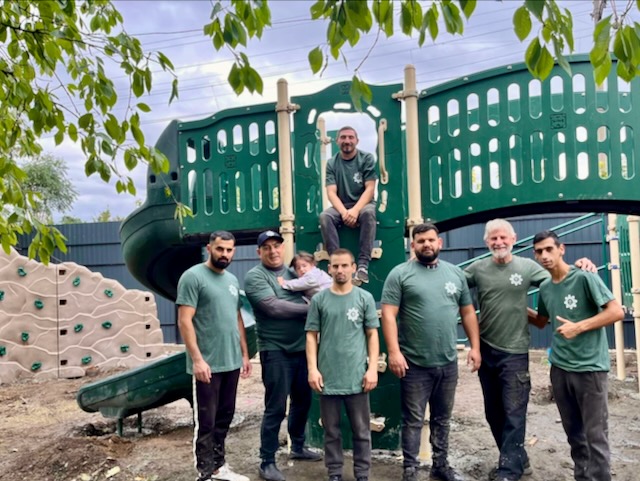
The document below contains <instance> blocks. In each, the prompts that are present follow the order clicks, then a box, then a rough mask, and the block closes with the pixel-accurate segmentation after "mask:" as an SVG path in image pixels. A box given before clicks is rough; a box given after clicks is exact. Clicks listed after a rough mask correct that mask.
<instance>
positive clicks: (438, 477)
mask: <svg viewBox="0 0 640 481" xmlns="http://www.w3.org/2000/svg"><path fill="white" fill-rule="evenodd" d="M429 479H431V480H433V481H464V478H463V477H462V476H460V475H459V474H458V473H456V472H455V470H454V469H453V468H452V467H451V466H447V467H445V468H434V467H432V468H431V474H430V475H429Z"/></svg>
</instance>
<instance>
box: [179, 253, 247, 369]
mask: <svg viewBox="0 0 640 481" xmlns="http://www.w3.org/2000/svg"><path fill="white" fill-rule="evenodd" d="M239 291H240V289H239V285H238V279H237V278H236V276H234V275H233V274H231V273H230V272H227V271H224V272H222V273H221V274H220V273H217V272H215V271H213V270H211V269H209V268H208V267H207V266H206V264H198V265H195V266H193V267H191V268H190V269H188V270H186V271H185V272H184V273H183V274H182V276H181V277H180V280H179V281H178V297H177V299H176V304H177V305H179V306H190V307H193V308H195V310H196V312H195V315H194V316H193V326H194V328H195V331H196V341H197V343H198V349H200V353H201V354H202V357H203V359H204V360H205V362H206V363H207V364H209V367H210V368H211V372H214V373H215V372H228V371H233V370H235V369H239V368H240V367H241V366H242V350H241V348H240V332H239V331H238V310H239V309H240V306H241V301H240V295H239ZM187 372H188V373H189V374H193V360H192V359H191V356H187Z"/></svg>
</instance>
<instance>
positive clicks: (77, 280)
mask: <svg viewBox="0 0 640 481" xmlns="http://www.w3.org/2000/svg"><path fill="white" fill-rule="evenodd" d="M79 285H80V276H78V277H76V278H75V279H74V280H73V286H74V287H78V286H79Z"/></svg>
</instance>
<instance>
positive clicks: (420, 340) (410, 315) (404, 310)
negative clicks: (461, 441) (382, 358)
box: [381, 224, 481, 481]
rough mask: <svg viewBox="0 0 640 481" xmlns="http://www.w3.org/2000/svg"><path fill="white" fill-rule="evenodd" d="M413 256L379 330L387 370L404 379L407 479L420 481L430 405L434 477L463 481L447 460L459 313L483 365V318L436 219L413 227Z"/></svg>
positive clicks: (392, 277)
mask: <svg viewBox="0 0 640 481" xmlns="http://www.w3.org/2000/svg"><path fill="white" fill-rule="evenodd" d="M412 237H413V239H412V242H411V248H412V249H413V251H414V253H415V258H414V259H411V260H409V261H407V262H405V263H403V264H400V265H398V266H396V267H394V268H393V270H392V271H391V272H390V273H389V276H388V277H387V279H386V281H385V283H384V288H383V290H382V300H381V302H382V330H383V333H384V338H385V341H386V343H387V348H388V350H389V368H390V369H391V371H392V372H393V373H394V374H395V375H396V376H398V377H399V378H400V402H401V409H402V454H403V456H404V462H403V468H404V472H403V476H402V481H417V479H418V473H417V468H418V466H419V461H418V452H419V450H420V433H421V431H422V426H423V424H424V412H425V409H426V405H427V403H429V407H430V416H429V427H430V428H431V437H430V441H431V445H432V449H433V463H432V466H431V474H430V479H432V480H438V481H458V480H460V479H461V478H460V477H459V475H458V474H457V473H456V472H455V471H454V470H453V469H452V468H451V467H450V466H449V461H448V459H447V455H448V448H449V420H450V419H451V411H452V409H453V401H454V394H455V389H456V385H457V383H458V352H457V338H458V335H457V328H458V316H460V317H461V318H462V327H463V328H464V330H465V332H466V333H467V336H468V338H469V343H470V344H471V349H470V351H469V353H468V355H467V364H469V365H470V367H471V370H472V371H476V370H477V369H478V368H479V367H480V364H481V357H480V346H479V344H480V339H479V334H478V319H477V318H476V311H475V308H474V307H473V304H472V302H471V295H470V294H469V287H468V286H467V281H466V279H465V276H464V273H463V272H462V271H461V270H460V269H459V268H458V267H456V266H454V265H453V264H450V263H448V262H445V261H442V260H439V259H438V255H439V254H440V249H441V248H442V238H441V237H439V235H438V229H437V228H436V226H435V225H433V224H420V225H418V226H416V227H415V228H414V229H413V233H412Z"/></svg>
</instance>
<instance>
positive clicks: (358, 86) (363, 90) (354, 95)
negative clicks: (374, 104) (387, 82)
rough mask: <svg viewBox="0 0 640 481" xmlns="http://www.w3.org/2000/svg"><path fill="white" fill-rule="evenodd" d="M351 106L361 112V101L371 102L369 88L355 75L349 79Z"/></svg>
mask: <svg viewBox="0 0 640 481" xmlns="http://www.w3.org/2000/svg"><path fill="white" fill-rule="evenodd" d="M349 94H350V96H351V100H352V101H353V106H354V108H355V109H356V110H357V111H358V112H362V101H363V100H364V101H365V102H367V103H371V100H372V98H373V94H372V93H371V88H370V87H369V86H368V85H367V84H366V83H364V82H363V81H361V80H360V79H359V78H358V77H357V76H355V75H354V76H353V78H352V79H351V89H350V91H349Z"/></svg>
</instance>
